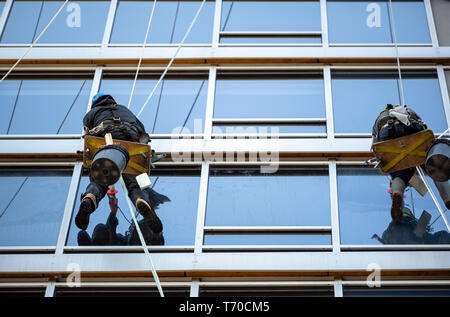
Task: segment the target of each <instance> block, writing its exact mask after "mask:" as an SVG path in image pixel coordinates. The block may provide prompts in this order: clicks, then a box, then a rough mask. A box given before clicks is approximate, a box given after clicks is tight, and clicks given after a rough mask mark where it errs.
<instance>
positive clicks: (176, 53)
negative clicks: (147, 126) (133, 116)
mask: <svg viewBox="0 0 450 317" xmlns="http://www.w3.org/2000/svg"><path fill="white" fill-rule="evenodd" d="M205 2H206V0H203V1H202V3H201V5H200V7H199V8H198V10H197V13H196V14H195V16H194V19H193V20H192V23H191V25H189V28H188V29H187V31H186V33H185V34H184V37H183V39H182V40H181V42H180V44H178V47H177V50H176V51H175V54H174V55H173V57H172V58H171V60H170V62H169V64H168V65H167V66H166V68H165V69H164V71H163V73H162V75H161V77H160V78H159V80H158V81H157V83H156V84H155V86H154V87H153V90H152V92H151V93H150V95H149V96H148V98H147V100H146V101H145V102H144V104H143V105H142V107H141V109H140V110H139V112H138V114H137V117H138V118H139V117H140V116H141V114H142V112H143V111H144V109H145V107H146V106H147V104H148V102H149V101H150V99H152V97H153V95H154V94H155V91H156V89H157V88H158V86H159V84H160V83H161V81H162V80H163V79H164V77H165V76H166V74H167V72H168V71H169V68H170V66H172V63H173V62H174V60H175V58H176V57H177V55H178V53H179V52H180V50H181V47H182V46H183V44H184V41H186V38H187V37H188V35H189V33H190V32H191V30H192V27H193V26H194V24H195V22H196V21H197V19H198V16H199V15H200V12H201V11H202V9H203V6H204V5H205Z"/></svg>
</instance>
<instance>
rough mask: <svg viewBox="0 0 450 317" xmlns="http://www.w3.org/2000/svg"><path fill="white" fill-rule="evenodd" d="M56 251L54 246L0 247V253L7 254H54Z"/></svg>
mask: <svg viewBox="0 0 450 317" xmlns="http://www.w3.org/2000/svg"><path fill="white" fill-rule="evenodd" d="M55 251H56V246H53V247H51V246H50V247H49V246H24V247H21V246H1V247H0V253H9V252H14V253H21V252H26V253H28V252H39V253H40V252H45V253H48V252H55Z"/></svg>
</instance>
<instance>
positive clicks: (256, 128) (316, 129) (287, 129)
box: [212, 123, 326, 135]
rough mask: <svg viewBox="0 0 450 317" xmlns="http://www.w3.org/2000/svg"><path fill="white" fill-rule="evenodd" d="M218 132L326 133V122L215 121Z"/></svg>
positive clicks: (215, 128) (262, 133) (243, 133)
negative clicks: (232, 122)
mask: <svg viewBox="0 0 450 317" xmlns="http://www.w3.org/2000/svg"><path fill="white" fill-rule="evenodd" d="M212 132H213V133H216V134H227V135H231V134H233V135H234V134H237V135H240V134H242V135H245V134H254V133H258V134H260V135H264V134H277V133H326V126H325V123H324V124H323V125H295V124H289V125H288V124H283V125H277V124H273V125H259V124H256V123H255V124H254V125H238V124H233V125H221V124H216V123H214V127H213V130H212Z"/></svg>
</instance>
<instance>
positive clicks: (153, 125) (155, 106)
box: [100, 79, 208, 134]
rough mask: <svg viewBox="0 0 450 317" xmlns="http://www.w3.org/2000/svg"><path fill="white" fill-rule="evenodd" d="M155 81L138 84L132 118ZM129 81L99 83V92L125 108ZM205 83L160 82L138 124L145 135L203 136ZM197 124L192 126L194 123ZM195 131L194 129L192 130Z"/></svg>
mask: <svg viewBox="0 0 450 317" xmlns="http://www.w3.org/2000/svg"><path fill="white" fill-rule="evenodd" d="M156 82H157V80H156V79H155V80H138V81H137V83H136V88H135V91H134V94H133V100H132V102H131V107H130V109H131V111H133V113H135V114H136V115H137V114H138V113H139V111H140V109H141V107H142V106H143V105H144V103H145V101H146V100H147V98H148V96H149V95H150V93H151V91H152V89H153V87H154V85H155V84H156ZM132 86H133V80H109V79H104V80H103V81H102V83H101V88H100V89H101V91H102V92H104V93H110V94H111V95H112V96H113V97H114V99H115V100H116V102H117V103H118V104H122V105H125V106H127V105H128V100H129V98H130V94H131V89H132ZM207 89H208V81H207V80H206V79H205V80H164V81H163V82H162V83H161V84H160V85H159V87H158V88H157V90H156V92H155V94H154V95H153V98H152V99H151V100H150V102H149V103H148V104H147V106H146V107H145V110H144V111H143V112H142V114H141V116H140V117H139V120H140V121H142V123H143V124H144V125H145V129H146V131H147V132H148V133H162V134H167V133H179V132H180V131H181V128H182V127H184V130H183V131H184V132H186V131H187V129H189V131H190V133H194V132H195V133H203V128H202V122H203V121H204V117H205V109H206V94H207ZM196 120H198V122H200V120H201V122H200V124H199V125H198V124H197V125H196V126H194V125H195V122H197V121H196ZM195 127H197V128H195Z"/></svg>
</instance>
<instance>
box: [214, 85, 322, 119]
mask: <svg viewBox="0 0 450 317" xmlns="http://www.w3.org/2000/svg"><path fill="white" fill-rule="evenodd" d="M214 102H215V106H214V117H215V118H323V117H325V98H324V86H323V80H322V79H218V80H217V82H216V97H215V100H214Z"/></svg>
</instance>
